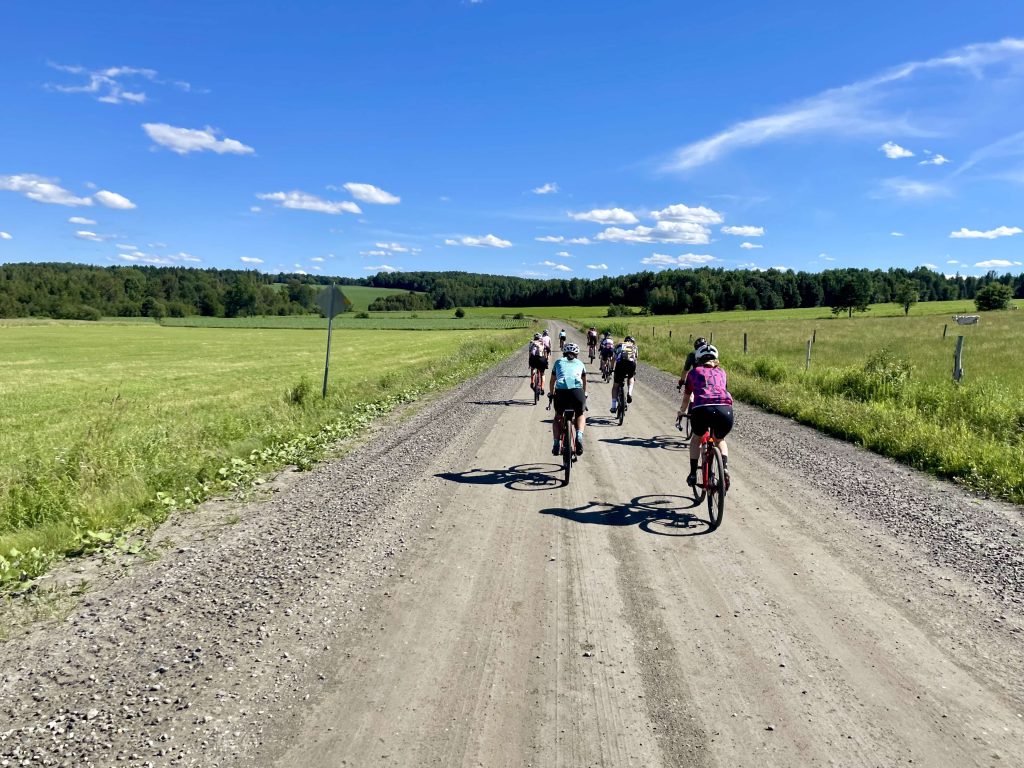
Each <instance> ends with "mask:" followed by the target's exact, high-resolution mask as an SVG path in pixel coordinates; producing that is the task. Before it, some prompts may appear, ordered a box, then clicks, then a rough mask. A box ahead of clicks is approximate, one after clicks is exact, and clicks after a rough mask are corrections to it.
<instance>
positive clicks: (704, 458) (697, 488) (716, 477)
mask: <svg viewBox="0 0 1024 768" xmlns="http://www.w3.org/2000/svg"><path fill="white" fill-rule="evenodd" d="M687 421H689V419H687ZM697 473H698V474H697V482H696V483H695V484H694V486H693V499H694V501H695V502H696V503H697V504H700V503H701V502H702V501H704V499H705V498H707V501H708V530H709V531H713V530H715V529H716V528H718V526H719V525H721V524H722V516H723V515H725V495H726V493H727V492H728V491H729V481H728V479H727V476H726V473H725V462H724V461H723V460H722V451H721V450H720V449H719V447H718V442H717V440H716V439H715V437H714V435H712V434H711V430H710V429H709V430H707V431H705V432H704V434H703V435H702V436H701V439H700V456H699V457H698V465H697Z"/></svg>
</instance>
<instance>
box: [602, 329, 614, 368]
mask: <svg viewBox="0 0 1024 768" xmlns="http://www.w3.org/2000/svg"><path fill="white" fill-rule="evenodd" d="M598 351H599V352H600V353H601V373H602V374H603V373H604V372H605V370H608V371H611V369H612V358H613V357H615V342H614V341H612V335H611V334H610V333H608V331H605V332H604V338H603V339H601V346H600V347H599V350H598Z"/></svg>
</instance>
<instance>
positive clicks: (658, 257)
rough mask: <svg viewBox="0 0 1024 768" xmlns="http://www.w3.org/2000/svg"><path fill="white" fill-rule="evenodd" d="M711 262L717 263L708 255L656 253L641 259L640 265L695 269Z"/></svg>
mask: <svg viewBox="0 0 1024 768" xmlns="http://www.w3.org/2000/svg"><path fill="white" fill-rule="evenodd" d="M711 261H717V259H716V258H715V257H714V256H709V255H707V254H699V253H684V254H682V255H680V256H668V255H666V254H664V253H655V254H652V255H651V256H648V257H647V258H645V259H641V260H640V263H641V264H652V265H654V266H659V267H693V266H698V265H700V264H707V263H708V262H711Z"/></svg>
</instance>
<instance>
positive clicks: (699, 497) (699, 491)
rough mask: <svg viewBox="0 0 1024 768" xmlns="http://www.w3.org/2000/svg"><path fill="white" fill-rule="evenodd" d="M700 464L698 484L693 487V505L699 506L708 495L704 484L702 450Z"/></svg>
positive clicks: (698, 467) (698, 466)
mask: <svg viewBox="0 0 1024 768" xmlns="http://www.w3.org/2000/svg"><path fill="white" fill-rule="evenodd" d="M698 460H699V462H700V463H699V464H698V465H697V482H696V483H694V485H693V503H694V505H695V506H696V505H699V504H700V503H701V502H702V501H704V497H705V496H706V495H707V492H706V491H705V487H704V485H703V483H704V451H703V450H701V454H700V457H699V459H698Z"/></svg>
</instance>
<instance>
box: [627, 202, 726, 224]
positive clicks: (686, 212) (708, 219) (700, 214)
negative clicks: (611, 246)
mask: <svg viewBox="0 0 1024 768" xmlns="http://www.w3.org/2000/svg"><path fill="white" fill-rule="evenodd" d="M651 218H652V219H655V220H656V221H682V222H688V223H691V224H704V225H710V224H721V223H722V222H723V221H724V220H725V217H724V216H722V214H720V213H719V212H718V211H715V210H712V209H711V208H707V207H705V206H703V205H698V206H697V207H696V208H691V207H690V206H688V205H684V204H682V203H677V204H675V205H670V206H667V207H666V208H662V209H661V210H660V211H651ZM625 223H627V224H628V223H630V222H625Z"/></svg>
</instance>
